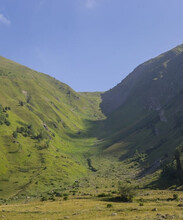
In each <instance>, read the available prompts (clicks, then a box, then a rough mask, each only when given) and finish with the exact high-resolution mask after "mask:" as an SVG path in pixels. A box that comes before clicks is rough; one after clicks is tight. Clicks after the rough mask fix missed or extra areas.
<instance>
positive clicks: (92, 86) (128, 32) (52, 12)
mask: <svg viewBox="0 0 183 220" xmlns="http://www.w3.org/2000/svg"><path fill="white" fill-rule="evenodd" d="M182 9H183V1H182V0H0V55H1V56H4V57H7V58H9V59H12V60H14V61H16V62H19V63H21V64H24V65H26V66H28V67H30V68H32V69H35V70H38V71H40V72H44V73H47V74H49V75H51V76H53V77H55V78H56V79H59V80H60V81H62V82H65V83H67V84H68V85H70V86H71V87H72V88H73V89H75V90H76V91H105V90H108V89H110V88H112V87H113V86H115V85H116V84H117V83H119V82H120V81H121V80H122V79H123V78H124V77H125V76H126V75H127V74H129V73H130V72H131V71H132V70H133V69H134V68H135V67H136V66H137V65H139V64H141V63H142V62H144V61H146V60H148V59H150V58H152V57H154V56H157V55H159V54H160V53H162V52H165V51H166V50H169V49H171V48H173V47H175V46H177V45H179V44H182V43H183V13H182Z"/></svg>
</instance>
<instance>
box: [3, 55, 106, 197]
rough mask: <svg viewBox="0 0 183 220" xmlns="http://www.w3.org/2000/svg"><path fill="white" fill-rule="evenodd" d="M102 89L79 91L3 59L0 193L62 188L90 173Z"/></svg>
mask: <svg viewBox="0 0 183 220" xmlns="http://www.w3.org/2000/svg"><path fill="white" fill-rule="evenodd" d="M100 101H101V98H100V93H76V92H75V91H73V90H72V89H71V88H70V87H69V86H67V85H66V84H64V83H61V82H59V81H57V80H56V79H54V78H52V77H50V76H48V75H45V74H42V73H38V72H36V71H34V70H31V69H29V68H27V67H25V66H22V65H19V64H17V63H14V62H12V61H10V60H7V59H5V58H3V57H0V104H1V106H0V147H1V151H0V164H1V166H0V191H1V192H0V194H1V196H2V197H3V196H5V197H9V196H13V195H16V194H17V193H19V194H20V193H21V192H23V193H26V192H31V193H32V194H33V195H34V194H36V193H38V192H39V193H40V192H42V191H46V190H49V189H50V188H58V187H60V188H63V187H65V185H67V184H68V183H72V182H74V181H75V180H76V179H77V178H78V177H81V176H83V175H85V174H86V173H87V172H88V165H87V157H88V155H90V151H91V150H90V146H92V145H93V143H94V142H96V138H94V137H92V135H91V137H89V135H88V132H91V131H90V128H91V124H92V122H93V121H95V120H99V119H102V118H104V116H103V114H102V113H101V111H100V109H99V103H100Z"/></svg>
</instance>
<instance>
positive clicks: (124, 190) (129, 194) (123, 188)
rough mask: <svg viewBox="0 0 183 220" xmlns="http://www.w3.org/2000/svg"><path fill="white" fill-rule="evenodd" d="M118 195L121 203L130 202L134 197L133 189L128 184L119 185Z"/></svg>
mask: <svg viewBox="0 0 183 220" xmlns="http://www.w3.org/2000/svg"><path fill="white" fill-rule="evenodd" d="M119 193H120V198H121V201H123V202H132V201H133V198H134V196H135V195H136V192H135V188H134V187H133V186H132V185H129V184H125V185H120V186H119Z"/></svg>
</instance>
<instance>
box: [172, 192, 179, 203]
mask: <svg viewBox="0 0 183 220" xmlns="http://www.w3.org/2000/svg"><path fill="white" fill-rule="evenodd" d="M173 200H176V201H178V200H179V195H178V194H177V193H175V194H173Z"/></svg>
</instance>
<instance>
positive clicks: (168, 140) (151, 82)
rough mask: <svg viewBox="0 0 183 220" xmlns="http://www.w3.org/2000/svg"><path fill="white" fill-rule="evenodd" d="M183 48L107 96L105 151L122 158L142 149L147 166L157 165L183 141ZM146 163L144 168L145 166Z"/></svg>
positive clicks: (104, 104) (135, 74)
mask: <svg viewBox="0 0 183 220" xmlns="http://www.w3.org/2000/svg"><path fill="white" fill-rule="evenodd" d="M182 83H183V45H180V46H178V47H176V48H174V49H172V50H170V51H168V52H166V53H164V54H161V55H160V56H158V57H156V58H154V59H151V60H149V61H147V62H145V63H143V64H142V65H140V66H138V67H137V68H136V69H135V70H134V71H133V72H132V73H131V74H129V75H128V76H127V77H126V78H125V79H124V80H123V81H122V82H121V83H119V84H118V85H117V86H116V87H114V88H113V89H111V90H109V91H107V92H106V93H104V94H102V103H101V107H102V110H103V112H104V113H105V114H107V116H108V117H107V120H106V121H105V123H104V125H102V126H104V127H105V129H106V130H105V134H104V133H103V134H101V137H102V136H104V135H105V136H107V137H108V140H107V145H106V149H105V151H104V152H106V153H111V152H112V153H113V154H116V155H118V157H120V158H121V159H123V158H127V157H133V156H134V155H135V153H136V151H138V153H139V154H140V155H143V157H145V161H146V166H149V164H151V165H152V166H155V167H156V166H158V165H159V164H160V160H162V161H164V160H166V159H167V158H169V157H170V156H172V154H173V152H174V151H175V147H177V145H179V144H180V143H181V141H182V128H183V127H182V126H183V123H182V118H183V114H182V109H183V104H182V103H183V102H182V100H183V96H182V94H183V93H182V92H183V89H182ZM143 165H145V164H144V163H143Z"/></svg>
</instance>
